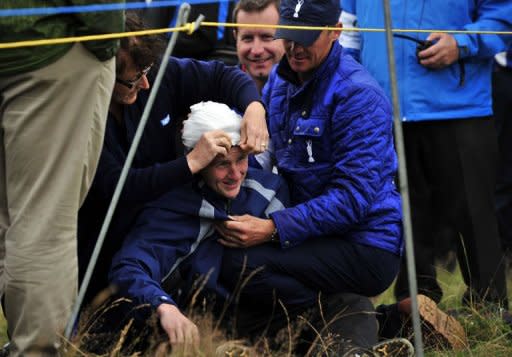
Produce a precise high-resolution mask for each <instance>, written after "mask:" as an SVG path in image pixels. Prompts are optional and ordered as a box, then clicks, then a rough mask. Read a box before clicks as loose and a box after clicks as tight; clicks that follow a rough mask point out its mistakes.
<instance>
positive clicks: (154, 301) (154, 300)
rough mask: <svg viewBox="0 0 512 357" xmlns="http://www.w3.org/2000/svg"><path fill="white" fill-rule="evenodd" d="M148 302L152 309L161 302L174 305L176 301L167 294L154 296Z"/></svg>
mask: <svg viewBox="0 0 512 357" xmlns="http://www.w3.org/2000/svg"><path fill="white" fill-rule="evenodd" d="M149 303H150V304H151V306H152V307H153V308H154V309H156V308H157V307H158V306H160V305H162V304H169V305H176V302H174V300H173V299H172V298H171V297H170V296H169V295H167V294H162V295H157V296H154V297H153V298H151V301H150V302H149Z"/></svg>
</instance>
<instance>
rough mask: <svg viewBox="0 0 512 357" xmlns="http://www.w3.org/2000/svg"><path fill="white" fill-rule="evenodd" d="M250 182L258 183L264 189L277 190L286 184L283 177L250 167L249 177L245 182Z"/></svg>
mask: <svg viewBox="0 0 512 357" xmlns="http://www.w3.org/2000/svg"><path fill="white" fill-rule="evenodd" d="M248 180H249V182H250V181H253V182H257V183H259V184H260V185H261V186H262V187H264V188H268V189H277V188H278V187H279V186H281V185H282V184H283V183H284V182H285V181H284V179H283V178H282V177H281V176H279V175H277V174H275V173H273V172H270V171H267V170H262V169H258V168H254V167H249V169H248V170H247V176H246V177H245V181H246V182H248Z"/></svg>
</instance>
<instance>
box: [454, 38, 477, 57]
mask: <svg viewBox="0 0 512 357" xmlns="http://www.w3.org/2000/svg"><path fill="white" fill-rule="evenodd" d="M453 37H454V38H455V41H457V47H458V48H459V58H461V59H464V58H467V57H472V56H475V55H476V54H477V51H478V49H477V48H475V47H474V46H473V41H472V39H471V37H470V36H469V35H467V34H460V33H458V34H454V35H453Z"/></svg>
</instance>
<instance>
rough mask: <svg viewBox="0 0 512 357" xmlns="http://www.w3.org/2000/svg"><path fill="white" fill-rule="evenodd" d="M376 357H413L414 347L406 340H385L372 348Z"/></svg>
mask: <svg viewBox="0 0 512 357" xmlns="http://www.w3.org/2000/svg"><path fill="white" fill-rule="evenodd" d="M372 351H373V354H374V356H375V357H413V356H414V347H413V346H412V343H411V342H409V340H407V339H405V338H392V339H389V340H384V341H382V342H379V343H378V344H376V345H374V346H373V347H372Z"/></svg>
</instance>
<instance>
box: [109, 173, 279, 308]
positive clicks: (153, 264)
mask: <svg viewBox="0 0 512 357" xmlns="http://www.w3.org/2000/svg"><path fill="white" fill-rule="evenodd" d="M287 203H288V190H287V187H286V184H285V183H284V180H283V179H282V178H281V177H279V176H277V175H274V174H272V173H268V172H265V171H261V170H256V169H249V170H248V173H247V177H246V179H245V181H244V182H243V184H242V187H241V189H240V193H239V194H238V196H237V197H236V198H235V199H233V200H229V201H228V200H227V199H226V198H224V197H221V196H220V195H218V194H217V193H215V192H214V191H212V190H211V189H210V188H209V187H208V186H206V185H205V184H204V181H202V180H200V179H196V180H194V181H193V182H191V183H189V184H187V185H185V186H183V187H180V188H178V189H175V190H173V191H171V192H169V193H167V194H165V195H163V196H162V197H160V198H159V199H158V200H156V201H154V202H152V203H150V204H148V205H147V206H145V207H144V210H143V211H142V212H141V214H140V215H139V217H138V218H137V221H136V224H135V226H134V227H133V229H132V230H131V231H130V234H129V235H128V236H127V237H126V240H125V242H124V244H123V247H122V248H121V250H120V251H119V252H118V253H117V254H116V255H115V257H114V259H113V261H112V267H111V271H110V274H109V280H110V281H111V283H113V284H115V285H116V286H117V287H118V288H119V293H120V294H121V295H123V296H127V297H130V298H132V299H133V300H134V302H135V304H137V305H138V304H144V303H149V304H151V305H152V306H153V307H157V306H158V305H160V304H161V303H174V301H173V299H172V297H171V296H170V295H169V294H168V293H167V292H165V291H164V290H163V289H162V285H161V284H162V283H163V282H164V280H165V279H166V278H167V277H168V276H170V274H171V273H172V272H173V271H174V270H175V269H176V268H177V267H178V266H179V265H180V264H181V263H182V262H183V261H184V260H185V259H186V258H187V257H189V256H191V255H192V253H194V252H196V250H197V251H198V252H197V253H196V254H195V255H194V256H193V258H192V259H191V262H190V263H188V264H187V266H190V272H189V275H190V276H198V275H200V276H208V278H207V282H206V285H205V288H206V289H207V290H209V291H213V292H215V293H216V294H217V295H219V296H224V297H227V295H228V292H227V291H226V289H224V288H223V287H222V286H221V285H220V284H218V281H217V278H218V273H219V270H220V266H221V260H222V252H223V247H222V245H221V244H220V243H218V242H217V238H218V235H217V233H216V232H215V231H214V229H213V223H214V222H215V221H219V220H220V221H225V220H227V219H228V217H227V216H228V215H229V214H233V215H243V214H250V215H253V216H256V217H261V218H268V216H269V214H270V213H272V212H274V211H276V210H280V209H283V208H284V206H285V205H286V204H287ZM198 247H200V249H198ZM203 253H204V254H203Z"/></svg>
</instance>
